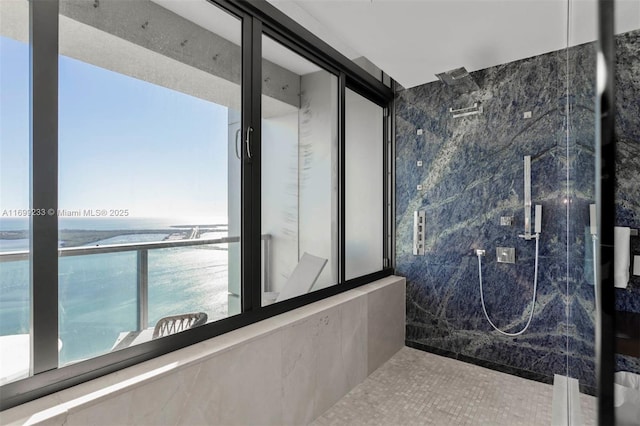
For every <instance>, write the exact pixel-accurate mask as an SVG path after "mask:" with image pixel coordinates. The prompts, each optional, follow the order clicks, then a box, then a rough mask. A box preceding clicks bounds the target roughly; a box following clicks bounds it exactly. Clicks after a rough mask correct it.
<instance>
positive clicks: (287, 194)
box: [262, 36, 338, 304]
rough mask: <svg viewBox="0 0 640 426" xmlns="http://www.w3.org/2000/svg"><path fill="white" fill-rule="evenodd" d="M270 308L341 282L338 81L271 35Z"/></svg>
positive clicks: (266, 243) (265, 74)
mask: <svg viewBox="0 0 640 426" xmlns="http://www.w3.org/2000/svg"><path fill="white" fill-rule="evenodd" d="M262 41H263V53H264V60H263V63H262V68H263V69H262V81H263V85H262V234H263V261H264V263H265V265H264V266H265V268H264V273H263V289H264V291H265V293H264V296H263V304H269V303H273V302H278V301H281V300H285V299H288V298H291V297H295V296H299V295H302V294H305V293H308V292H309V291H314V290H318V289H321V288H324V287H327V286H331V285H334V284H336V283H337V282H338V276H337V275H338V274H337V270H338V263H337V248H338V240H337V236H338V232H337V212H338V204H337V202H338V200H337V187H338V184H337V176H338V174H337V164H338V160H337V158H338V157H337V156H338V148H337V147H338V143H337V140H338V138H337V135H338V131H337V129H338V121H337V119H338V113H337V111H338V101H337V99H338V82H337V77H336V76H334V75H332V74H330V73H328V72H327V71H325V70H323V69H321V68H319V67H317V66H316V65H315V64H313V63H311V62H309V61H307V60H306V59H304V58H302V57H301V56H299V55H297V54H295V53H293V52H291V51H290V50H288V49H286V48H285V47H284V46H282V45H280V44H278V43H277V42H275V41H274V40H272V39H270V38H269V37H266V36H263V37H262Z"/></svg>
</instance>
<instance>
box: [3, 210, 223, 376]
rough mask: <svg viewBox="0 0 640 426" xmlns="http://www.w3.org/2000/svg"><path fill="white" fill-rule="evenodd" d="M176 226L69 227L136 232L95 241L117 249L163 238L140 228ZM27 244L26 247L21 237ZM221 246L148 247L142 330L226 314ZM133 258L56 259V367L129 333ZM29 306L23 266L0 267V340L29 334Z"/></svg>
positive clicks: (134, 302)
mask: <svg viewBox="0 0 640 426" xmlns="http://www.w3.org/2000/svg"><path fill="white" fill-rule="evenodd" d="M220 223H225V222H220ZM180 224H185V222H173V223H172V221H166V220H165V221H162V223H161V222H160V221H158V222H157V223H153V222H150V221H144V220H136V221H129V222H125V221H122V220H120V221H118V222H116V223H104V222H102V223H97V224H95V223H94V224H91V223H89V222H84V223H82V224H78V223H77V222H75V223H73V224H72V225H73V226H82V227H80V228H75V229H92V228H88V226H96V227H98V226H100V227H102V228H101V229H103V230H104V229H122V230H131V229H140V230H141V232H140V233H139V234H134V235H123V236H116V237H112V238H109V239H106V240H102V241H99V242H98V243H97V244H122V243H131V242H148V241H157V240H162V239H163V238H164V237H165V236H166V235H168V233H167V234H149V233H145V232H144V231H143V230H149V229H166V228H167V227H170V226H172V225H180ZM209 224H210V223H209ZM5 225H6V223H5ZM12 226H19V225H15V224H12ZM114 226H118V228H115V227H114ZM17 229H19V228H17ZM94 229H95V228H94ZM5 230H6V228H5ZM222 236H226V231H224V232H215V233H207V235H206V236H205V237H207V238H211V237H222ZM0 241H1V240H0ZM5 243H6V241H5ZM23 243H24V242H23ZM26 243H27V247H28V240H26ZM93 244H96V243H93ZM0 246H3V245H0ZM4 246H6V244H5V245H4ZM227 248H228V247H227V244H215V245H213V244H212V245H206V246H195V247H179V248H165V249H155V250H150V251H149V324H148V326H149V327H152V326H154V325H155V323H156V322H157V321H158V320H159V319H160V318H162V317H164V316H167V315H175V314H180V313H186V312H206V313H207V314H208V317H209V321H212V320H217V319H221V318H224V317H226V316H227V297H228V270H229V268H228V264H229V258H228V253H229V252H228V250H227ZM18 249H19V248H18ZM136 256H137V255H136V252H135V251H131V252H122V253H107V254H92V255H83V256H70V257H62V258H60V259H59V264H58V267H59V271H58V293H59V294H58V311H59V338H60V340H62V343H63V346H62V349H61V351H60V354H59V355H60V365H64V364H66V363H69V362H74V361H78V360H82V359H87V358H91V357H95V356H98V355H101V354H104V353H107V352H109V351H110V350H111V349H112V347H113V345H114V343H115V342H116V340H117V339H118V336H119V335H120V333H123V332H128V331H133V330H135V329H136V317H137V257H136ZM29 304H30V303H29V265H28V261H26V260H25V261H13V262H0V335H11V334H26V333H28V332H29V309H30V307H29ZM0 373H1V371H0Z"/></svg>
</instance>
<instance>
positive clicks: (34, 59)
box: [29, 0, 59, 375]
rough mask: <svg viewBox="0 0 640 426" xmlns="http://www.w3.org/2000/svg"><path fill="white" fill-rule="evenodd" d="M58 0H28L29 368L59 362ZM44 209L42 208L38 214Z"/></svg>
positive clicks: (39, 369) (49, 366)
mask: <svg viewBox="0 0 640 426" xmlns="http://www.w3.org/2000/svg"><path fill="white" fill-rule="evenodd" d="M58 10H59V2H58V0H51V1H36V0H34V1H30V2H29V78H30V89H31V93H30V95H31V96H30V126H31V129H30V147H29V151H30V172H29V173H30V196H29V199H30V206H29V207H30V208H31V209H32V212H33V213H35V214H33V215H31V218H30V227H29V228H30V236H29V241H30V242H29V245H30V248H29V251H30V259H29V280H30V291H31V296H30V297H31V332H30V336H31V339H30V340H31V359H30V373H31V374H34V375H35V374H38V373H42V372H44V371H48V370H53V369H56V368H57V367H58V218H57V215H56V212H57V210H58ZM42 213H44V214H42Z"/></svg>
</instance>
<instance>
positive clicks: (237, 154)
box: [236, 129, 242, 160]
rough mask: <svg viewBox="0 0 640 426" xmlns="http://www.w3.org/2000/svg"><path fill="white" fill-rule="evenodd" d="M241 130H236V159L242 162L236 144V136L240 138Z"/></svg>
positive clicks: (237, 140) (237, 139)
mask: <svg viewBox="0 0 640 426" xmlns="http://www.w3.org/2000/svg"><path fill="white" fill-rule="evenodd" d="M241 130H242V129H238V130H236V157H238V160H242V157H241V156H240V149H239V148H238V142H239V141H240V140H239V138H238V136H240V131H241Z"/></svg>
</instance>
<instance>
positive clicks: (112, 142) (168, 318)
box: [0, 0, 392, 409]
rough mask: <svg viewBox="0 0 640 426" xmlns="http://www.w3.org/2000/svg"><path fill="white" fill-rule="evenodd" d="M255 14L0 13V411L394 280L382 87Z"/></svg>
mask: <svg viewBox="0 0 640 426" xmlns="http://www.w3.org/2000/svg"><path fill="white" fill-rule="evenodd" d="M247 3H248V4H243V5H237V4H235V3H233V2H227V1H224V0H215V1H213V2H211V1H207V0H190V1H172V0H154V1H144V2H143V1H128V2H124V1H100V2H98V1H96V2H58V1H56V0H50V1H47V2H37V1H36V2H28V1H27V0H0V15H1V16H2V26H0V48H1V51H0V66H1V67H2V69H1V71H2V74H1V79H0V84H1V89H2V91H1V95H0V102H1V105H2V109H1V111H0V114H1V115H0V118H1V119H2V126H1V133H0V135H1V137H2V140H1V145H0V150H1V153H2V157H1V161H2V169H1V171H0V173H1V177H2V180H1V182H0V190H1V191H2V192H1V194H0V202H1V203H2V205H1V206H0V213H2V212H5V211H7V214H6V215H5V214H3V216H2V217H0V280H1V282H0V315H2V317H1V322H0V339H1V340H0V341H1V342H2V345H1V349H2V353H1V354H2V359H0V385H2V395H3V399H2V407H0V409H5V408H7V407H10V406H14V405H16V404H19V403H21V402H24V401H27V400H29V399H34V398H37V397H38V396H41V395H44V394H45V393H47V392H51V391H55V390H59V389H62V388H64V387H67V386H71V385H73V384H76V383H80V382H81V381H84V380H88V379H90V378H92V377H97V376H99V375H103V374H106V373H109V372H111V371H115V370H117V369H118V368H122V367H124V366H127V365H132V364H134V363H136V362H140V361H143V360H145V359H150V358H152V357H154V356H158V355H161V354H163V353H166V352H168V351H170V350H174V349H175V348H180V347H184V346H186V345H188V344H191V343H195V342H197V341H201V340H204V339H207V338H210V337H213V336H216V335H219V334H221V333H224V332H226V331H228V330H232V329H235V328H238V327H241V326H242V325H245V324H247V323H250V322H254V321H257V320H259V319H261V318H264V317H266V316H271V315H275V314H277V313H279V312H282V311H283V310H288V309H293V308H295V307H298V306H302V305H303V304H305V303H309V302H311V301H314V300H318V299H320V298H322V297H326V296H328V295H331V294H335V293H338V292H340V291H343V290H346V289H348V288H351V287H353V286H356V285H360V284H363V283H365V282H367V280H369V281H370V280H372V279H375V278H377V277H382V276H385V275H388V274H390V273H391V269H390V268H384V267H383V265H384V263H383V256H384V255H385V249H384V247H383V246H384V244H383V241H384V238H383V235H384V229H383V228H384V226H383V223H384V220H385V216H384V213H383V198H384V196H383V195H384V189H383V188H384V185H383V181H382V176H384V175H386V173H385V170H389V166H388V165H386V164H385V156H384V155H382V153H383V148H382V147H383V146H384V144H383V140H382V129H383V119H384V118H383V116H382V113H381V111H382V109H383V107H386V106H387V102H389V101H390V99H391V97H392V96H391V95H392V94H391V91H390V90H389V89H388V88H387V87H386V86H384V85H382V84H381V83H380V82H378V81H376V80H375V79H374V78H373V77H371V76H370V75H368V74H367V73H366V72H365V71H364V70H362V69H359V68H357V67H356V66H354V65H353V64H352V63H351V62H350V61H349V60H347V59H346V58H344V57H342V56H340V55H339V54H338V53H337V52H335V51H333V50H332V49H331V48H330V47H328V46H326V45H324V44H323V43H322V42H320V41H319V40H317V39H314V38H313V37H310V36H309V34H307V33H306V32H305V30H304V29H302V28H300V27H297V26H296V25H295V24H293V23H292V22H289V21H287V20H286V19H284V17H283V16H282V15H279V13H280V12H277V11H276V10H275V9H274V8H272V7H271V6H269V5H268V4H266V3H264V4H263V3H261V2H247ZM30 9H31V10H30ZM258 12H259V13H258ZM256 16H261V18H260V19H258V18H257V17H256ZM30 19H31V21H32V22H38V26H37V28H35V30H34V31H31V32H29V31H28V28H29V20H30ZM9 23H10V25H9ZM29 34H31V35H29ZM56 40H57V42H56ZM347 86H348V87H350V89H347V88H346V87H347ZM30 116H31V120H30V118H29V117H30ZM345 116H346V120H347V121H346V122H345ZM363 156H364V157H363ZM350 169H353V170H351V171H350ZM367 182H368V183H367ZM42 209H43V211H44V214H43V215H34V214H29V212H35V211H39V210H42ZM12 212H16V213H15V215H13V213H12ZM17 212H25V213H24V214H22V215H20V214H18V213H17ZM13 216H17V217H13ZM387 219H388V218H387ZM363 247H365V250H364V251H362V248H363ZM364 275H367V278H365V279H363V278H361V277H362V276H364ZM319 290H322V291H319ZM278 302H283V303H278ZM45 384H46V385H47V386H44V385H45Z"/></svg>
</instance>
